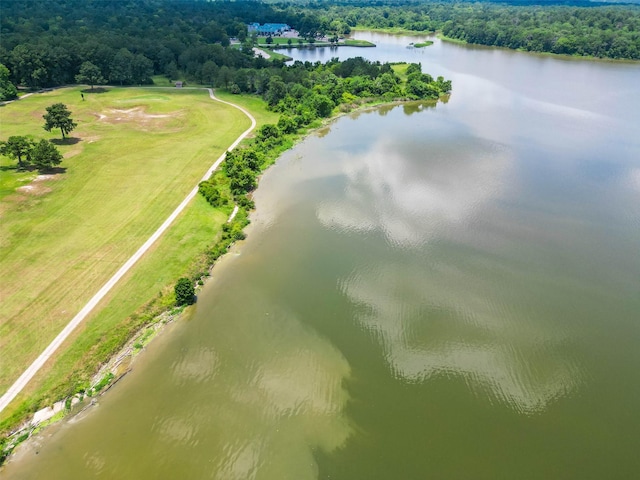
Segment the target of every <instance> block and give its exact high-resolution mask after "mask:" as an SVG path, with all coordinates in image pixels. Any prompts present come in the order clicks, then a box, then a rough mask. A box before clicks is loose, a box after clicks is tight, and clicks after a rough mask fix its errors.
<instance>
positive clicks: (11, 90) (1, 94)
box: [0, 63, 18, 102]
mask: <svg viewBox="0 0 640 480" xmlns="http://www.w3.org/2000/svg"><path fill="white" fill-rule="evenodd" d="M9 76H10V72H9V69H8V68H7V67H5V66H4V65H3V64H1V63H0V101H2V102H4V101H6V100H13V99H15V98H18V89H16V87H15V85H14V84H13V83H11V80H10V79H9Z"/></svg>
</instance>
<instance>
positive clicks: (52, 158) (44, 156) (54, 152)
mask: <svg viewBox="0 0 640 480" xmlns="http://www.w3.org/2000/svg"><path fill="white" fill-rule="evenodd" d="M31 162H32V164H33V166H35V167H36V168H38V169H40V170H47V169H50V168H52V167H54V166H56V165H60V163H61V162H62V154H61V153H60V152H59V151H58V149H57V148H56V146H55V145H53V144H51V142H49V141H48V140H40V141H39V142H38V143H36V144H35V145H34V147H33V150H32V152H31Z"/></svg>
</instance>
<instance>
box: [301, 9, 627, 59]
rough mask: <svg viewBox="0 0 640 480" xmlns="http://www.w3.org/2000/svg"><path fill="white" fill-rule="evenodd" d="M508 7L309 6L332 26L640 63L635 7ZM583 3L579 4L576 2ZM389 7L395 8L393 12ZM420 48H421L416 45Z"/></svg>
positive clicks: (305, 10) (311, 11)
mask: <svg viewBox="0 0 640 480" xmlns="http://www.w3.org/2000/svg"><path fill="white" fill-rule="evenodd" d="M519 3H522V4H524V5H505V4H498V3H489V2H477V3H471V2H436V1H427V2H419V3H418V2H415V3H414V2H411V3H410V2H407V3H404V4H397V3H395V2H390V1H387V5H385V4H384V3H382V2H381V3H379V4H377V5H375V6H360V5H358V6H356V5H341V6H336V5H331V4H330V3H329V2H319V3H311V4H309V6H308V7H307V8H306V9H301V10H299V11H300V13H301V14H305V13H307V12H308V13H315V14H322V15H323V16H324V18H325V19H326V21H328V22H329V24H330V25H331V26H333V25H334V24H335V25H337V24H339V23H341V22H344V23H346V24H347V25H348V26H350V27H356V26H358V27H362V28H372V29H379V30H384V31H414V32H435V31H438V30H439V31H441V32H442V33H443V34H444V35H445V36H446V37H448V38H452V39H456V40H461V41H464V42H469V43H476V44H480V45H490V46H499V47H507V48H513V49H521V50H527V51H533V52H549V53H559V54H568V55H578V56H593V57H602V58H620V59H635V60H637V59H640V8H638V7H637V6H635V5H611V6H604V5H602V4H599V5H595V6H594V5H593V4H590V3H588V2H585V3H583V4H581V5H578V6H570V5H567V6H565V5H548V4H547V5H528V4H529V3H535V2H533V1H529V0H523V1H522V2H519ZM574 3H579V2H574ZM390 7H391V8H390ZM416 46H422V44H417V45H416Z"/></svg>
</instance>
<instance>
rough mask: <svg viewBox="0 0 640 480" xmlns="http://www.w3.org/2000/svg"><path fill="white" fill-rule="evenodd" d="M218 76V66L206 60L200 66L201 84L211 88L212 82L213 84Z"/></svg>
mask: <svg viewBox="0 0 640 480" xmlns="http://www.w3.org/2000/svg"><path fill="white" fill-rule="evenodd" d="M217 76H218V65H216V64H215V62H212V61H211V60H207V61H206V62H204V65H202V83H205V84H208V85H210V86H211V87H213V82H215V80H216V78H217Z"/></svg>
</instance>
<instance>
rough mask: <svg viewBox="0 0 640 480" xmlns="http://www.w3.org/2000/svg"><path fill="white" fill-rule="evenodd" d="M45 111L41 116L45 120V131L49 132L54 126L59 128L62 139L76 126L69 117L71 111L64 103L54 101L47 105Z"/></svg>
mask: <svg viewBox="0 0 640 480" xmlns="http://www.w3.org/2000/svg"><path fill="white" fill-rule="evenodd" d="M46 110H47V113H45V114H44V115H43V116H42V118H44V120H45V124H44V126H43V127H42V128H44V129H45V130H46V131H47V132H50V131H51V130H52V129H54V128H59V129H60V131H61V132H62V139H63V140H64V138H65V135H66V134H68V133H69V132H71V131H72V130H73V129H74V128H76V127H77V126H78V124H77V123H75V122H74V121H73V120H72V119H71V112H70V111H69V110H68V109H67V106H66V105H65V104H64V103H54V104H53V105H51V106H50V107H47V109H46Z"/></svg>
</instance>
